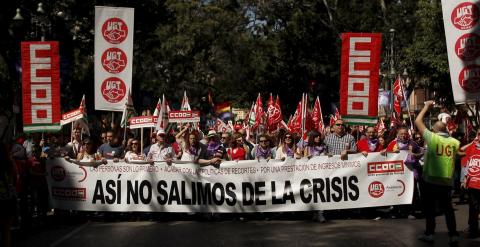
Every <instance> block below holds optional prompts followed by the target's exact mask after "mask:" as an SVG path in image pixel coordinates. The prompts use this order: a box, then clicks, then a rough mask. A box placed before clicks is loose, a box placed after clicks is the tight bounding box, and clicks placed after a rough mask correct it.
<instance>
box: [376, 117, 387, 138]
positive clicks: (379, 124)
mask: <svg viewBox="0 0 480 247" xmlns="http://www.w3.org/2000/svg"><path fill="white" fill-rule="evenodd" d="M375 129H376V130H377V134H378V135H379V136H380V135H383V132H385V130H386V127H385V123H384V122H383V120H382V119H379V120H378V122H377V126H375Z"/></svg>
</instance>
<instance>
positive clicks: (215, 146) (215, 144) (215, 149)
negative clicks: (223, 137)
mask: <svg viewBox="0 0 480 247" xmlns="http://www.w3.org/2000/svg"><path fill="white" fill-rule="evenodd" d="M224 153H225V149H223V148H222V145H221V143H220V141H219V140H218V135H217V132H216V131H215V130H209V131H208V134H207V156H208V158H213V157H218V158H221V159H222V158H223V156H224Z"/></svg>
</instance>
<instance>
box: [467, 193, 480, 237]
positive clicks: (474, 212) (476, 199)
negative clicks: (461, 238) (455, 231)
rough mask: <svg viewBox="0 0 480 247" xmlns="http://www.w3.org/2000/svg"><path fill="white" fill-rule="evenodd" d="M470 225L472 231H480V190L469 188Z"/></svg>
mask: <svg viewBox="0 0 480 247" xmlns="http://www.w3.org/2000/svg"><path fill="white" fill-rule="evenodd" d="M468 199H469V203H468V204H469V207H468V226H469V231H470V233H474V234H476V233H477V232H478V212H479V209H480V190H478V189H468Z"/></svg>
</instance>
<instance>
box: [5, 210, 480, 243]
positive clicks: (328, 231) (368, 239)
mask: <svg viewBox="0 0 480 247" xmlns="http://www.w3.org/2000/svg"><path fill="white" fill-rule="evenodd" d="M456 209H457V211H456V215H457V227H458V229H459V231H460V232H461V231H462V230H463V229H465V227H466V226H467V209H468V207H467V205H459V206H456ZM273 216H274V219H273V220H258V219H254V218H252V216H249V215H247V216H246V220H244V221H238V220H230V219H229V217H224V218H228V219H227V220H223V221H197V220H194V219H192V217H190V220H188V216H179V217H177V218H182V217H184V218H185V217H187V220H181V221H179V220H170V219H168V218H172V217H168V218H165V217H164V216H163V217H164V218H163V219H162V217H160V219H158V220H156V221H117V222H105V221H101V220H88V221H85V220H78V219H77V220H76V221H75V222H71V221H70V222H65V219H63V220H60V221H59V222H57V223H50V224H48V226H44V227H41V228H40V229H38V228H36V229H35V230H33V231H32V232H31V233H28V234H26V233H23V234H22V233H20V232H19V231H17V232H15V235H14V240H15V245H14V246H19V247H24V246H25V247H32V246H48V247H56V246H68V247H77V246H78V247H101V246H108V247H109V246H126V247H127V246H128V247H133V246H209V247H212V246H249V247H254V246H305V245H306V246H432V245H430V244H425V243H422V242H420V241H418V240H417V239H416V238H417V236H418V235H419V234H421V233H422V230H423V227H424V220H423V219H418V220H408V219H381V220H378V221H376V220H372V219H333V220H330V221H329V222H328V223H326V224H320V223H314V222H311V221H309V220H308V216H309V214H307V213H300V214H297V215H296V216H295V217H296V218H297V219H296V220H295V219H291V218H292V217H293V216H292V215H291V214H289V213H286V214H282V215H277V216H275V215H273ZM58 220H59V219H57V221H58ZM437 223H438V224H437V234H436V239H435V244H434V245H433V246H448V237H447V231H446V227H445V223H444V217H443V216H441V217H437ZM461 236H462V237H461V240H460V244H459V246H480V239H477V240H469V239H466V238H465V235H464V234H463V233H461Z"/></svg>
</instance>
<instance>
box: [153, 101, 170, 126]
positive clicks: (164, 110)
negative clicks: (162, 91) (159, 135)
mask: <svg viewBox="0 0 480 247" xmlns="http://www.w3.org/2000/svg"><path fill="white" fill-rule="evenodd" d="M169 112H170V107H169V106H168V103H167V100H166V99H165V95H162V104H161V106H160V112H159V114H158V120H157V124H156V125H155V130H159V129H163V130H165V132H166V131H167V127H168V113H169Z"/></svg>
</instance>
